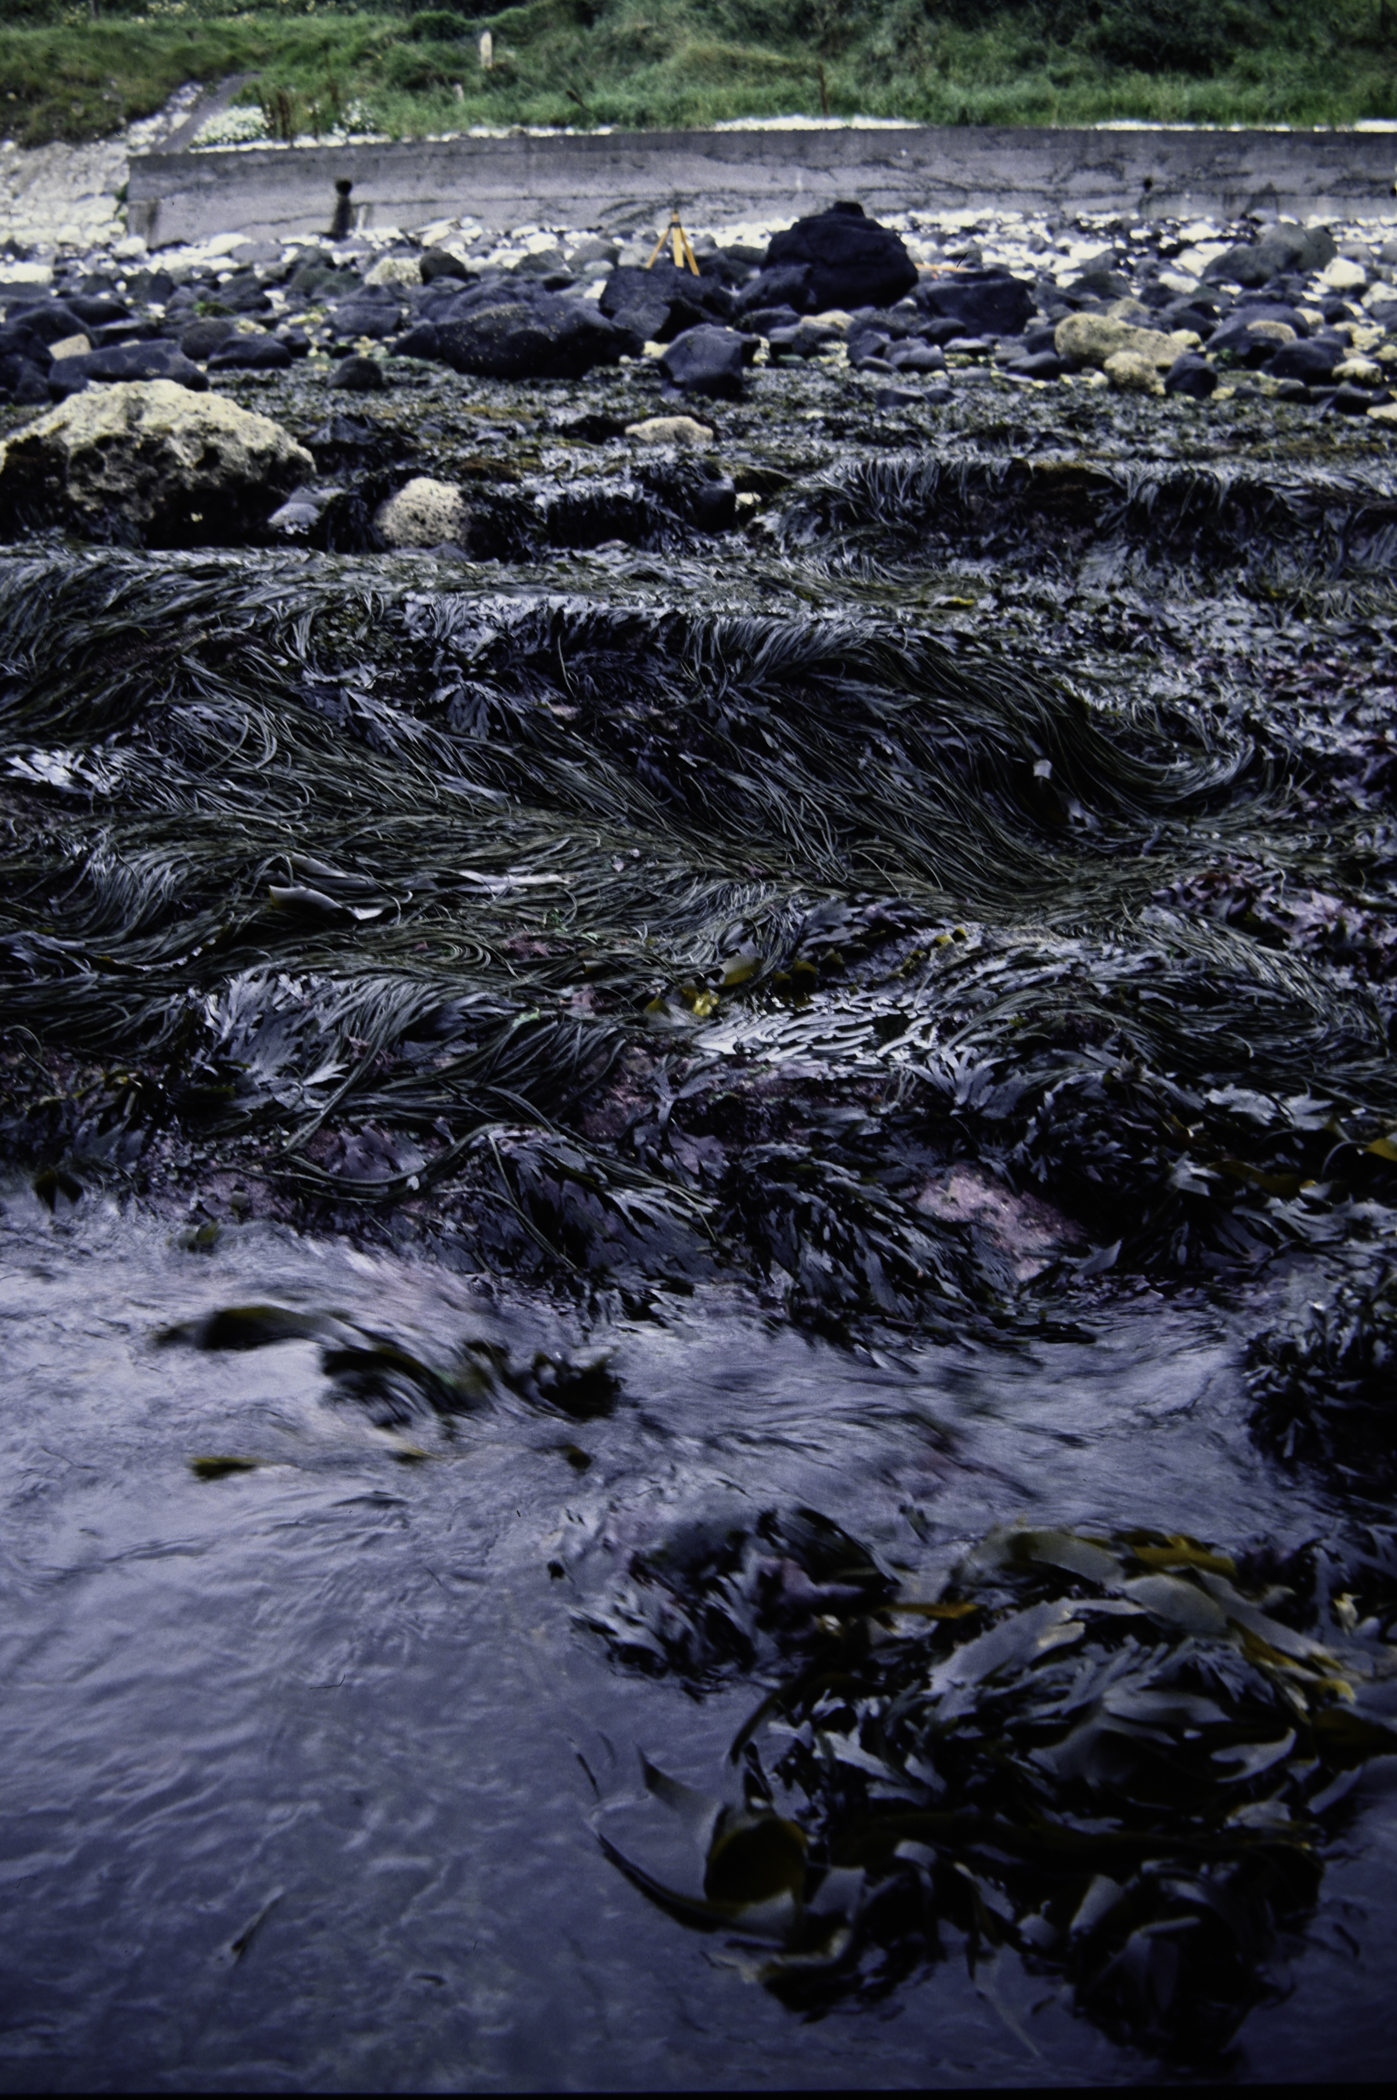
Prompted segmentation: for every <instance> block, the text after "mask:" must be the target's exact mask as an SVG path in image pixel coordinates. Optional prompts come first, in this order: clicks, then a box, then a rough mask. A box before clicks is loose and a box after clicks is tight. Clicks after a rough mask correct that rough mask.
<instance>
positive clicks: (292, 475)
mask: <svg viewBox="0 0 1397 2100" xmlns="http://www.w3.org/2000/svg"><path fill="white" fill-rule="evenodd" d="M314 472H315V461H314V460H313V459H312V458H311V455H310V454H309V452H307V451H306V450H305V449H304V447H302V446H300V445H298V444H297V443H296V441H295V439H294V438H293V437H292V436H291V435H290V433H289V432H287V431H285V430H283V429H282V427H281V425H280V424H279V423H274V422H272V421H271V419H270V418H269V417H267V416H258V415H253V414H252V413H251V412H250V411H249V410H248V409H245V408H239V407H238V405H237V403H236V402H233V401H229V400H227V399H226V398H225V397H224V396H223V395H221V394H204V395H202V396H196V395H195V394H193V393H191V392H190V391H189V389H188V388H187V387H184V386H179V385H176V384H175V383H174V382H172V381H170V380H166V379H157V380H153V381H150V382H147V383H145V384H141V383H126V384H119V385H116V386H109V387H103V388H94V389H92V390H90V391H89V392H86V393H81V394H76V395H74V396H73V397H72V399H71V400H68V401H65V402H64V403H63V405H62V406H61V407H60V408H55V409H53V410H52V411H51V412H50V413H49V414H48V415H46V416H40V417H38V418H37V419H36V420H35V421H34V422H33V423H30V424H29V425H27V427H26V428H25V429H23V430H20V431H16V432H15V433H14V434H13V435H12V436H11V437H10V439H9V440H8V442H7V443H6V444H5V445H3V446H0V513H3V514H4V515H5V516H6V517H7V518H15V519H17V520H18V521H19V522H20V523H21V524H23V525H31V524H38V523H55V524H67V525H75V526H78V527H79V528H82V527H86V528H88V529H92V528H96V529H98V530H103V531H105V530H109V529H110V527H109V522H108V521H109V520H110V518H111V516H112V514H113V513H115V514H117V515H119V516H120V517H121V518H122V519H123V520H124V521H125V522H126V524H127V525H128V526H131V527H134V528H135V529H136V530H137V531H138V532H140V533H141V534H143V535H144V537H145V538H146V539H147V540H148V541H149V542H150V543H151V544H153V545H162V544H172V543H173V544H180V543H188V542H190V541H196V542H197V541H200V540H204V541H209V540H226V539H228V538H230V537H236V536H238V535H240V534H241V533H242V532H243V531H245V530H246V529H248V528H249V527H255V528H260V525H261V522H262V520H263V519H264V518H265V517H266V515H267V512H268V510H269V509H270V508H271V507H272V505H273V502H274V501H275V499H277V498H279V497H282V496H284V495H285V494H286V493H287V492H288V491H289V490H290V489H291V488H293V487H294V486H295V485H296V484H297V483H298V482H302V481H305V480H306V479H307V477H308V476H310V475H313V474H314Z"/></svg>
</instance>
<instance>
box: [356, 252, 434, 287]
mask: <svg viewBox="0 0 1397 2100" xmlns="http://www.w3.org/2000/svg"><path fill="white" fill-rule="evenodd" d="M364 282H365V284H404V285H408V284H418V285H420V284H421V282H422V258H421V256H420V255H385V256H383V257H381V259H380V260H379V261H378V262H376V263H375V264H374V266H373V268H372V269H371V270H370V271H369V274H368V276H367V277H366V278H365V279H364Z"/></svg>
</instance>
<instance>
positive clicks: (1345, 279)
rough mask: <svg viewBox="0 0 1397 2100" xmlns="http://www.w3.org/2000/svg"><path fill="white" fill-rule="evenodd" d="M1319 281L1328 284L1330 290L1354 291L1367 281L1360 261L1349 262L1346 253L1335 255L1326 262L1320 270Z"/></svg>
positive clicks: (1366, 275) (1366, 273) (1365, 272)
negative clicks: (1331, 260)
mask: <svg viewBox="0 0 1397 2100" xmlns="http://www.w3.org/2000/svg"><path fill="white" fill-rule="evenodd" d="M1319 281H1320V283H1321V284H1324V285H1328V287H1329V289H1330V291H1331V292H1356V291H1358V290H1359V288H1360V287H1361V286H1363V285H1365V284H1366V283H1367V282H1368V272H1367V271H1366V270H1365V269H1364V267H1363V265H1362V263H1356V262H1351V261H1350V260H1349V258H1348V256H1346V255H1336V256H1335V257H1334V260H1333V262H1330V263H1326V264H1325V266H1324V268H1323V269H1322V270H1321V271H1320V273H1319Z"/></svg>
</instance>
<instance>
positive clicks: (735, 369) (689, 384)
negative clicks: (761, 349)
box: [660, 323, 750, 401]
mask: <svg viewBox="0 0 1397 2100" xmlns="http://www.w3.org/2000/svg"><path fill="white" fill-rule="evenodd" d="M749 347H750V346H749V344H748V343H747V341H746V340H745V339H744V338H743V337H742V336H740V335H739V334H738V333H737V330H736V329H735V328H719V327H716V326H714V325H712V324H711V323H710V324H708V325H705V326H704V327H701V328H689V329H686V330H685V332H684V334H683V335H680V336H676V337H675V339H674V341H673V342H672V343H671V344H670V346H669V348H668V349H667V350H666V352H665V354H664V356H663V357H662V358H661V359H660V366H661V369H662V371H663V372H664V374H665V377H666V378H667V379H668V381H669V383H670V385H671V386H673V387H677V388H678V389H679V391H680V393H681V394H708V395H710V396H711V397H712V398H713V399H714V400H724V401H736V400H738V399H739V398H740V396H741V393H742V368H743V365H744V364H745V363H746V361H747V352H748V349H749Z"/></svg>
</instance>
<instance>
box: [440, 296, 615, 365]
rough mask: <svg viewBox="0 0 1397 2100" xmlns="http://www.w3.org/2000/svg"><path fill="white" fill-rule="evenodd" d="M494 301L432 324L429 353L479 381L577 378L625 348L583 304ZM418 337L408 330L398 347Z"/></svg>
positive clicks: (548, 299)
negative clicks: (432, 344) (432, 340)
mask: <svg viewBox="0 0 1397 2100" xmlns="http://www.w3.org/2000/svg"><path fill="white" fill-rule="evenodd" d="M467 296H469V294H468V295H467ZM495 298H496V301H497V303H495V304H490V305H479V306H474V307H472V308H471V309H470V310H469V311H467V312H466V313H463V314H461V315H460V316H459V317H458V318H453V319H451V320H448V321H438V322H436V323H435V324H434V327H435V334H436V349H435V351H434V352H433V353H430V354H432V355H434V356H435V357H436V358H437V359H439V361H440V362H441V363H442V364H447V365H450V366H451V368H452V370H453V371H456V372H469V373H472V374H474V375H475V376H476V377H477V378H482V379H580V378H581V377H582V376H583V374H584V373H586V372H590V371H591V370H592V367H593V366H594V365H614V364H616V363H617V362H618V360H619V359H620V357H621V354H622V352H623V351H624V350H625V349H626V348H627V347H628V344H629V341H630V338H629V337H628V336H627V335H625V334H624V333H623V332H622V331H621V330H619V329H617V328H615V327H614V326H613V325H612V323H611V322H610V321H609V320H607V319H606V317H605V315H603V314H599V313H598V312H597V311H596V309H595V308H594V307H593V306H591V305H590V304H589V303H588V302H586V301H584V300H581V299H567V298H564V297H562V296H561V295H560V294H558V293H555V292H539V293H538V294H536V295H535V296H534V297H532V298H528V299H525V298H520V297H519V296H518V295H517V293H514V292H499V293H496V295H495ZM419 335H420V330H419V329H412V330H410V331H409V334H408V336H407V337H405V338H404V339H403V342H402V344H401V345H400V347H402V348H405V347H406V345H407V343H408V342H409V341H411V340H412V339H413V338H415V337H418V336H419ZM409 354H410V355H413V356H418V357H421V356H424V355H427V354H429V353H427V352H425V351H423V350H420V349H415V350H413V351H411V352H410V353H409Z"/></svg>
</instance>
